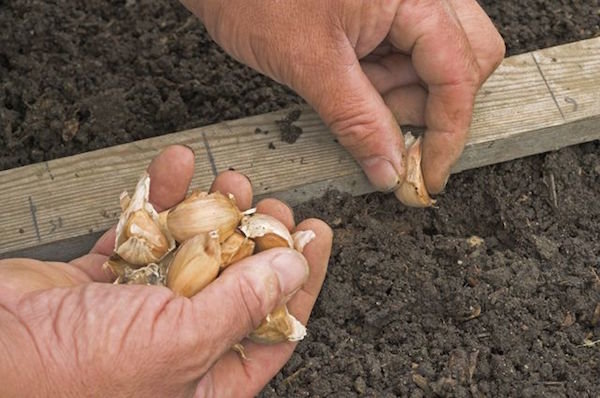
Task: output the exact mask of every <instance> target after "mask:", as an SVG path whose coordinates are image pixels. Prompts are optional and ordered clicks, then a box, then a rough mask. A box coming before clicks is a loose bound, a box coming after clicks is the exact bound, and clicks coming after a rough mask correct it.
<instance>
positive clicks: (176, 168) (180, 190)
mask: <svg viewBox="0 0 600 398" xmlns="http://www.w3.org/2000/svg"><path fill="white" fill-rule="evenodd" d="M147 171H148V174H149V175H150V179H151V183H150V198H149V199H150V202H151V203H152V204H153V205H154V207H155V208H156V210H157V211H161V210H164V209H167V208H169V207H172V206H174V205H175V204H177V203H179V202H180V201H181V200H182V199H183V198H184V197H185V194H186V193H187V190H188V187H189V185H190V182H191V181H192V175H193V173H194V153H193V151H192V150H191V149H189V148H188V147H185V146H182V145H172V146H169V147H167V148H166V149H164V150H163V151H162V152H161V153H159V154H158V155H157V156H156V157H155V158H154V159H153V160H152V162H151V163H150V165H149V166H148V169H147ZM115 231H116V227H113V228H111V229H110V230H108V231H107V232H105V233H104V234H103V235H102V237H100V239H99V240H98V241H97V242H96V244H95V245H94V247H93V248H92V250H91V251H90V254H89V255H85V256H83V257H79V258H78V259H75V260H73V261H72V262H71V263H72V264H73V265H75V266H76V267H78V268H80V269H81V270H82V271H84V272H85V273H87V274H88V275H89V276H90V278H92V280H98V281H110V280H112V279H114V275H111V273H107V271H106V270H105V269H103V267H102V265H103V264H104V262H105V261H106V257H107V256H109V255H110V254H112V252H113V250H114V244H115ZM95 278H98V279H95Z"/></svg>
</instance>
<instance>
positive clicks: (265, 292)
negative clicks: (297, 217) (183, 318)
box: [187, 248, 309, 365]
mask: <svg viewBox="0 0 600 398" xmlns="http://www.w3.org/2000/svg"><path fill="white" fill-rule="evenodd" d="M308 272H309V268H308V264H307V262H306V260H305V259H304V256H303V255H302V254H300V253H298V252H297V251H295V250H292V249H283V248H280V249H272V250H268V251H265V252H262V253H259V254H257V255H255V256H251V257H248V258H246V259H244V260H242V261H240V262H239V263H236V264H235V265H234V266H231V267H229V268H228V269H227V270H226V271H225V272H224V273H223V274H222V275H221V276H220V277H219V278H217V279H216V280H215V281H214V282H212V283H211V284H210V285H208V286H207V287H206V288H205V289H203V290H202V291H201V292H200V293H198V294H197V295H195V296H194V297H193V298H192V306H193V307H192V311H193V316H191V317H187V319H188V320H190V321H191V322H193V324H192V325H189V326H190V328H189V329H188V330H195V331H196V333H197V334H196V335H197V336H198V338H199V339H200V341H199V342H197V344H196V349H197V350H198V351H199V352H200V353H204V354H207V353H208V354H209V357H208V358H207V357H205V356H204V355H200V358H201V357H203V356H204V358H203V360H204V363H205V364H209V365H212V363H214V362H215V361H216V360H217V359H219V358H220V357H221V356H222V355H223V353H225V352H226V351H228V350H229V349H230V348H231V347H232V346H233V345H234V344H236V343H238V342H240V341H241V340H242V339H244V338H245V337H246V336H247V335H248V334H249V333H250V332H252V331H253V330H254V329H256V327H258V325H259V324H260V323H261V321H262V320H263V319H264V318H265V317H266V316H267V314H268V313H269V312H271V311H272V310H274V309H275V308H276V307H277V306H278V305H279V304H281V303H282V302H284V301H287V299H288V298H289V296H291V295H293V294H294V293H295V292H296V291H297V290H298V289H300V288H301V287H302V285H303V284H304V282H306V280H307V278H308ZM204 320H210V322H205V321H204Z"/></svg>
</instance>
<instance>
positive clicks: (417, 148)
mask: <svg viewBox="0 0 600 398" xmlns="http://www.w3.org/2000/svg"><path fill="white" fill-rule="evenodd" d="M421 141H422V140H421V137H419V138H415V137H414V136H413V135H412V134H411V133H407V134H406V136H405V137H404V145H405V147H406V150H407V154H406V179H405V180H404V182H403V183H402V184H401V185H400V187H398V189H396V191H395V192H394V194H395V195H396V198H398V200H400V202H402V203H403V204H405V205H406V206H411V207H430V206H433V205H434V204H435V200H433V199H431V197H430V196H429V193H428V192H427V188H426V187H425V181H424V179H423V171H422V170H421Z"/></svg>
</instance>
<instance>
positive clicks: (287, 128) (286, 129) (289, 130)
mask: <svg viewBox="0 0 600 398" xmlns="http://www.w3.org/2000/svg"><path fill="white" fill-rule="evenodd" d="M301 114H302V111H301V110H300V109H294V110H293V111H291V112H290V113H288V114H287V115H286V117H285V118H283V119H281V120H277V121H276V123H277V126H278V127H279V130H281V141H284V142H287V143H288V144H293V143H294V142H296V140H298V137H300V135H302V133H303V131H302V128H301V127H299V126H296V125H294V124H293V123H294V122H296V121H297V120H298V119H300V115H301Z"/></svg>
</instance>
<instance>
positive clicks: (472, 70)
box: [182, 0, 504, 194]
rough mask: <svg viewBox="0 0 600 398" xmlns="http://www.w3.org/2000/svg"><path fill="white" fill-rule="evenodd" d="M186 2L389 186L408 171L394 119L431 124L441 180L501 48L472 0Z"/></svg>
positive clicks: (428, 174)
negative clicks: (304, 104)
mask: <svg viewBox="0 0 600 398" xmlns="http://www.w3.org/2000/svg"><path fill="white" fill-rule="evenodd" d="M182 2H183V3H184V5H186V7H188V8H189V9H190V10H192V11H193V12H194V13H195V14H196V15H198V16H199V17H200V19H201V20H202V21H203V23H204V25H205V26H206V28H207V30H208V32H209V33H210V35H211V36H212V37H213V38H214V39H215V41H216V42H217V43H219V44H220V45H221V46H222V47H223V48H224V49H225V50H226V51H227V52H228V53H229V54H231V55H233V56H234V57H235V58H237V59H238V60H240V61H242V62H244V63H246V64H247V65H249V66H251V67H252V68H254V69H256V70H258V71H259V72H261V73H263V74H265V75H267V76H270V77H271V78H273V79H275V80H277V81H279V82H281V83H285V84H287V85H288V86H290V87H291V88H293V89H294V90H295V91H296V92H298V93H299V94H300V95H301V96H302V97H304V98H305V99H306V100H307V102H308V103H309V104H310V105H311V106H312V107H313V108H315V109H316V110H317V112H318V113H319V114H320V116H321V118H322V119H323V120H324V121H325V123H327V125H328V126H329V127H330V129H331V130H332V131H333V133H334V134H336V135H337V137H338V139H339V142H340V143H341V144H342V145H343V146H344V147H346V149H348V151H350V153H351V154H352V155H353V156H354V158H355V159H356V160H357V161H358V162H359V164H360V165H361V166H362V168H363V170H364V171H365V173H366V175H367V176H368V178H369V179H370V181H371V183H372V184H373V185H374V186H375V187H376V188H378V189H380V190H383V191H389V190H393V189H394V188H395V187H397V186H398V184H399V183H401V182H402V181H403V179H404V176H405V173H406V170H405V160H404V155H405V150H404V142H403V140H402V136H401V132H400V128H399V126H398V123H400V124H412V125H424V126H426V128H427V130H426V132H425V138H424V143H423V163H422V168H423V174H424V178H425V183H426V186H427V189H428V190H429V192H430V193H434V194H435V193H439V192H440V191H441V190H442V189H443V188H444V186H445V184H446V181H447V178H448V176H449V173H450V170H451V167H452V165H453V164H454V163H455V162H456V160H457V159H458V158H459V156H460V154H461V152H462V149H463V147H464V144H465V141H466V137H467V133H468V129H469V126H470V122H471V117H472V112H473V105H474V99H475V94H476V92H477V91H478V89H479V88H480V86H481V84H482V83H483V82H484V81H485V80H486V79H487V78H488V77H489V76H490V74H491V73H492V72H493V71H494V69H495V68H496V67H497V66H498V65H499V64H500V62H501V61H502V59H503V57H504V42H503V40H502V38H501V37H500V35H499V33H498V32H497V30H496V29H495V28H494V25H493V24H492V22H491V21H490V19H489V18H488V17H487V15H486V14H485V12H484V11H483V10H482V9H481V7H480V6H479V5H478V4H477V1H476V0H419V1H417V0H392V1H389V0H302V1H293V0H289V1H276V0H227V1H222V0H182Z"/></svg>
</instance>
